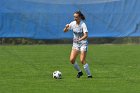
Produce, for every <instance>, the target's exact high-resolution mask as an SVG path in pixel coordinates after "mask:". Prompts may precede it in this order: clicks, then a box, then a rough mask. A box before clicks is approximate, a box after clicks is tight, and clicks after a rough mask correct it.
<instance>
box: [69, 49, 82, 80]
mask: <svg viewBox="0 0 140 93" xmlns="http://www.w3.org/2000/svg"><path fill="white" fill-rule="evenodd" d="M78 53H79V51H78V50H77V49H74V48H73V49H72V51H71V55H70V62H71V63H72V64H73V66H74V68H75V69H76V70H77V71H78V74H77V78H80V76H82V75H83V73H82V71H81V69H80V67H79V65H78V64H77V62H76V57H77V55H78Z"/></svg>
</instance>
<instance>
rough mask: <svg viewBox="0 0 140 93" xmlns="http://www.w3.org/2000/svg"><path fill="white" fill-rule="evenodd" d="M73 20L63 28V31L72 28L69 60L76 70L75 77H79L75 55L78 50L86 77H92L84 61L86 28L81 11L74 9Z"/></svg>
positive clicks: (79, 71) (86, 43)
mask: <svg viewBox="0 0 140 93" xmlns="http://www.w3.org/2000/svg"><path fill="white" fill-rule="evenodd" d="M74 20H75V21H72V22H71V23H70V24H67V25H66V27H65V28H64V32H67V31H69V30H73V35H74V38H73V47H72V51H71V55H70V62H71V63H72V64H73V66H74V68H75V69H76V70H77V71H78V74H77V78H80V77H81V76H82V75H83V72H82V71H81V69H80V67H79V65H78V64H77V62H76V57H77V55H78V53H79V52H80V61H81V63H82V64H83V67H84V69H85V71H86V73H87V75H88V78H92V75H91V73H90V70H89V66H88V64H87V63H86V53H87V47H88V42H87V38H88V30H87V27H86V24H85V23H84V20H85V16H84V15H83V14H82V13H81V11H76V12H75V13H74Z"/></svg>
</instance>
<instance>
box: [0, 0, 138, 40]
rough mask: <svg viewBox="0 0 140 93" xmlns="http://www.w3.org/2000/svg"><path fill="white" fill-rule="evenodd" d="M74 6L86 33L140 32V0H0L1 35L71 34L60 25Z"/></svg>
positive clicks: (130, 34) (69, 18) (127, 34)
mask: <svg viewBox="0 0 140 93" xmlns="http://www.w3.org/2000/svg"><path fill="white" fill-rule="evenodd" d="M77 10H81V11H82V12H83V13H84V14H85V16H86V21H85V23H86V24H87V27H88V30H89V37H137V36H140V0H0V37H25V38H33V39H62V38H72V37H73V35H72V31H69V32H68V33H63V28H64V27H65V25H66V24H67V23H70V22H71V21H73V13H74V12H75V11H77Z"/></svg>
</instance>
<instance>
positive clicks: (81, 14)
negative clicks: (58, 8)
mask: <svg viewBox="0 0 140 93" xmlns="http://www.w3.org/2000/svg"><path fill="white" fill-rule="evenodd" d="M75 14H78V15H79V16H80V17H81V19H82V20H86V18H85V16H84V15H83V13H82V12H81V11H76V12H75Z"/></svg>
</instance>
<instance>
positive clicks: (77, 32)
mask: <svg viewBox="0 0 140 93" xmlns="http://www.w3.org/2000/svg"><path fill="white" fill-rule="evenodd" d="M69 26H70V27H69V29H70V30H73V35H74V38H73V42H74V43H76V42H77V40H79V39H80V38H81V37H82V36H83V35H84V33H86V32H88V30H87V26H86V24H85V23H84V22H83V21H81V22H80V24H79V25H77V24H76V21H72V22H71V23H70V24H69ZM78 43H87V39H85V40H82V41H80V42H78Z"/></svg>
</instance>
